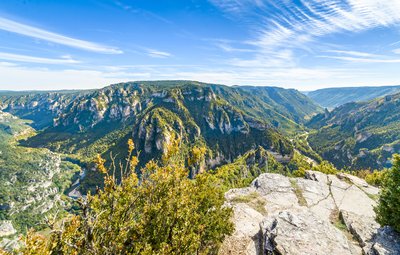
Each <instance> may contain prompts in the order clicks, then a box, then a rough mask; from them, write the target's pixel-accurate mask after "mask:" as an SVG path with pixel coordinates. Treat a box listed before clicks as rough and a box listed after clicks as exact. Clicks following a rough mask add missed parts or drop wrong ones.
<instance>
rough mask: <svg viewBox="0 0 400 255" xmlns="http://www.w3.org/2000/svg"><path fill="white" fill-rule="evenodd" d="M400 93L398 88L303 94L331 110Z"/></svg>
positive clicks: (323, 91)
mask: <svg viewBox="0 0 400 255" xmlns="http://www.w3.org/2000/svg"><path fill="white" fill-rule="evenodd" d="M397 92H400V86H381V87H344V88H327V89H318V90H315V91H309V92H304V94H306V95H307V96H308V97H309V98H311V99H312V100H314V101H315V102H316V103H318V104H319V105H321V106H322V107H326V108H330V109H333V108H335V107H338V106H341V105H343V104H346V103H350V102H361V101H369V100H371V99H374V98H378V97H382V96H385V95H390V94H394V93H397Z"/></svg>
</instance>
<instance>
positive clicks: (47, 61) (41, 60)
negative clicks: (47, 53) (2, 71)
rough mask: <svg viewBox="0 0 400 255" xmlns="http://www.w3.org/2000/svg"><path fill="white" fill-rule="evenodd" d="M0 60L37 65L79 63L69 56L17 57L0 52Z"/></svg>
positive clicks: (16, 55)
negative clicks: (54, 57)
mask: <svg viewBox="0 0 400 255" xmlns="http://www.w3.org/2000/svg"><path fill="white" fill-rule="evenodd" d="M0 59H3V60H8V61H17V62H26V63H39V64H77V63H79V61H77V60H74V59H72V58H71V57H70V56H63V57H61V58H59V59H53V58H41V57H33V56H26V55H18V54H12V53H6V52H0Z"/></svg>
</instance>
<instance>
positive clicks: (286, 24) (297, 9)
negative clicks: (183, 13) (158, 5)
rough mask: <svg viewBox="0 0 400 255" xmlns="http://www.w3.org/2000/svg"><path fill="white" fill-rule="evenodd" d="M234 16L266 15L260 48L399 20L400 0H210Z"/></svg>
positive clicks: (261, 30)
mask: <svg viewBox="0 0 400 255" xmlns="http://www.w3.org/2000/svg"><path fill="white" fill-rule="evenodd" d="M211 2H212V3H214V4H215V5H216V6H218V7H219V8H221V9H223V10H225V11H226V12H228V13H231V14H233V15H238V14H239V15H244V14H247V15H257V16H262V17H263V18H264V21H265V22H264V24H265V26H263V27H259V28H258V31H259V37H258V38H257V40H255V42H254V43H255V44H257V45H259V46H260V47H269V48H270V47H282V46H285V47H288V46H293V47H301V46H302V45H304V43H306V42H310V41H312V40H314V39H315V38H317V37H321V36H324V35H328V34H331V33H336V32H345V31H351V32H359V31H363V30H366V29H370V28H375V27H384V26H390V25H393V24H397V23H399V22H400V12H399V11H398V10H399V9H400V0H391V1H381V0H326V1H320V0H307V1H306V0H301V1H299V4H295V3H293V2H292V1H279V2H276V1H273V0H258V1H255V0H211Z"/></svg>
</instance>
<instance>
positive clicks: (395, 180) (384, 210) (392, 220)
mask: <svg viewBox="0 0 400 255" xmlns="http://www.w3.org/2000/svg"><path fill="white" fill-rule="evenodd" d="M393 161H394V162H393V168H392V169H391V170H390V171H389V172H388V173H387V177H386V178H385V180H384V182H383V185H382V190H381V194H380V197H379V203H378V206H377V207H376V208H375V211H376V215H377V221H378V222H379V223H380V224H381V225H389V226H392V227H393V228H394V229H395V230H396V231H398V232H400V155H394V157H393Z"/></svg>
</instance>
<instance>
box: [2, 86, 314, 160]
mask: <svg viewBox="0 0 400 255" xmlns="http://www.w3.org/2000/svg"><path fill="white" fill-rule="evenodd" d="M254 90H258V89H257V88H252V87H228V86H223V85H213V84H205V83H200V82H192V81H155V82H146V81H143V82H131V83H123V84H116V85H112V86H109V87H105V88H103V89H99V90H93V91H82V92H80V91H78V92H77V91H61V92H44V93H39V92H26V93H23V92H20V93H9V92H3V93H0V107H1V108H3V109H4V111H7V112H11V113H13V114H16V115H17V116H22V117H24V118H27V119H31V120H33V121H34V122H33V126H35V127H37V128H40V129H44V131H43V132H41V133H40V134H39V135H37V136H35V137H33V138H31V139H29V141H28V142H27V143H26V144H27V145H29V146H35V147H47V148H50V149H52V150H55V151H60V152H64V153H69V154H76V155H77V156H78V158H79V159H80V160H83V161H90V160H91V159H92V158H93V156H94V155H96V154H97V153H103V154H108V152H110V151H114V152H115V153H118V152H121V148H122V147H123V145H124V143H125V142H126V140H127V139H128V138H129V137H133V138H134V139H135V141H136V142H137V144H138V146H139V149H140V150H141V151H142V153H141V159H142V162H146V160H147V159H150V158H154V157H158V156H160V154H161V153H162V152H165V148H166V147H167V145H168V143H170V140H171V139H172V138H179V139H181V140H182V143H183V144H192V143H199V144H202V145H204V146H206V147H207V148H208V149H209V150H210V152H214V154H213V155H212V156H210V157H209V165H215V164H220V163H222V162H229V161H231V160H232V159H233V158H235V157H237V156H238V155H241V154H243V153H244V152H246V151H247V150H249V149H252V148H255V147H256V146H258V145H261V146H263V147H265V148H268V149H270V150H273V151H275V152H276V153H279V154H289V155H290V154H291V151H292V150H291V146H290V144H289V142H288V141H287V139H286V138H284V137H283V136H282V135H281V134H280V132H283V133H291V132H294V131H296V130H301V129H302V126H301V125H300V124H297V123H296V122H299V123H301V122H303V120H304V118H305V117H306V116H308V115H311V114H313V113H314V112H316V111H319V110H320V109H319V108H318V107H317V106H316V105H315V104H313V103H312V102H311V101H310V100H306V99H305V97H304V96H303V95H302V94H301V93H299V92H298V91H296V90H284V89H280V88H263V89H262V88H260V89H259V90H260V92H257V93H255V92H254ZM298 105H302V107H300V108H299V109H298V110H296V109H297V108H298V107H297V106H298Z"/></svg>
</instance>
